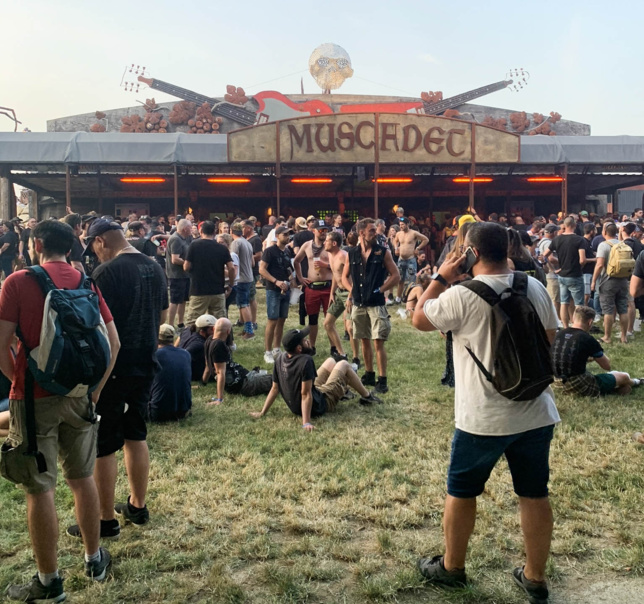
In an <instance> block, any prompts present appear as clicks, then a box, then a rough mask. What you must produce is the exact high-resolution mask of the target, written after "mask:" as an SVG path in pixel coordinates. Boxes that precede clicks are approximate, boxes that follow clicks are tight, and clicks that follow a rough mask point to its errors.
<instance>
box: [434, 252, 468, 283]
mask: <svg viewBox="0 0 644 604" xmlns="http://www.w3.org/2000/svg"><path fill="white" fill-rule="evenodd" d="M465 258H466V256H465V254H463V255H461V256H455V257H454V258H449V259H447V260H445V262H443V264H441V267H440V269H438V274H439V275H440V276H441V277H443V279H445V281H447V282H448V283H455V282H456V281H458V280H459V279H461V277H462V276H463V273H462V272H461V271H460V267H461V265H462V264H463V263H464V262H465Z"/></svg>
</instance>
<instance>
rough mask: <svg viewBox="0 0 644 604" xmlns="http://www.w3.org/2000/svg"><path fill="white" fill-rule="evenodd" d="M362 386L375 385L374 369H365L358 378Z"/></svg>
mask: <svg viewBox="0 0 644 604" xmlns="http://www.w3.org/2000/svg"><path fill="white" fill-rule="evenodd" d="M360 381H361V382H362V385H363V386H375V385H376V372H375V371H365V372H364V375H363V376H362V377H361V378H360Z"/></svg>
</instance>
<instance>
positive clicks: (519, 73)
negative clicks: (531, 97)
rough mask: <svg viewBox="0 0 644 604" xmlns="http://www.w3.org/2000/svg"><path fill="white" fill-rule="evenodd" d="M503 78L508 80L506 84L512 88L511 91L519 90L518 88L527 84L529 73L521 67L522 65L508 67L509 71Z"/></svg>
mask: <svg viewBox="0 0 644 604" xmlns="http://www.w3.org/2000/svg"><path fill="white" fill-rule="evenodd" d="M505 79H506V80H508V81H509V82H510V83H509V84H508V88H509V89H510V90H512V92H519V90H523V89H524V88H525V87H526V86H527V85H528V80H529V79H530V73H529V72H528V71H526V70H525V69H523V67H519V68H518V69H510V71H508V73H506V74H505Z"/></svg>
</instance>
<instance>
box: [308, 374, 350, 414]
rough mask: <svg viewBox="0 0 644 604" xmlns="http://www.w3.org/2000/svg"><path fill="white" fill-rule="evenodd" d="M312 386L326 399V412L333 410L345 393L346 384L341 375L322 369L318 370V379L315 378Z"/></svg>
mask: <svg viewBox="0 0 644 604" xmlns="http://www.w3.org/2000/svg"><path fill="white" fill-rule="evenodd" d="M314 384H315V387H316V388H317V389H318V390H319V391H320V392H321V393H322V394H323V395H324V398H326V404H327V410H328V411H334V410H335V408H336V406H337V404H338V401H339V400H340V399H341V398H342V397H343V396H344V395H345V393H346V391H347V383H346V382H345V381H344V378H343V377H342V376H341V375H339V374H338V373H337V372H334V371H331V372H329V371H327V370H326V369H323V368H322V367H320V369H318V377H316V378H315V382H314Z"/></svg>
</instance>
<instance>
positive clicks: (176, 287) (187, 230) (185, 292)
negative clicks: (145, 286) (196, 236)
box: [166, 218, 192, 328]
mask: <svg viewBox="0 0 644 604" xmlns="http://www.w3.org/2000/svg"><path fill="white" fill-rule="evenodd" d="M191 233H192V223H191V222H190V221H189V220H186V219H185V218H182V219H181V220H179V222H178V223H177V232H176V233H175V234H174V235H172V237H170V239H168V247H167V252H166V273H167V275H168V283H169V284H170V312H169V316H168V323H169V324H170V325H172V326H174V319H175V316H176V317H177V320H178V323H177V326H178V327H180V328H181V327H183V319H184V315H185V312H186V302H187V301H188V300H189V299H190V275H189V274H188V273H187V272H186V271H185V268H184V262H185V260H186V255H187V253H188V247H189V246H190V242H191V241H192V236H191Z"/></svg>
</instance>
